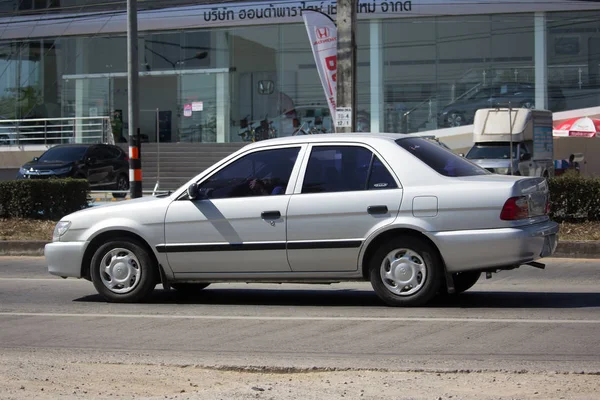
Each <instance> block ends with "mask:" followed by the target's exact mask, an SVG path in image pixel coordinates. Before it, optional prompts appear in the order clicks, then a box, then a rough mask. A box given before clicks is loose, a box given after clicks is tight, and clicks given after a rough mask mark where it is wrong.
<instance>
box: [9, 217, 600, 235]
mask: <svg viewBox="0 0 600 400" xmlns="http://www.w3.org/2000/svg"><path fill="white" fill-rule="evenodd" d="M55 225H56V222H55V221H41V220H34V219H18V218H11V219H0V240H48V241H50V240H52V232H53V231H54V226H55ZM559 235H560V240H600V222H577V223H570V222H563V223H561V224H560V232H559Z"/></svg>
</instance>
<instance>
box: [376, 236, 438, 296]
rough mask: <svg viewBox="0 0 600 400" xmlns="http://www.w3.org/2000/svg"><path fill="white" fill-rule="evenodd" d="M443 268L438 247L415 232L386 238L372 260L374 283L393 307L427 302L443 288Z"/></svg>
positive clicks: (378, 291)
mask: <svg viewBox="0 0 600 400" xmlns="http://www.w3.org/2000/svg"><path fill="white" fill-rule="evenodd" d="M442 269H443V265H442V260H441V258H440V256H439V255H438V253H437V251H436V249H435V248H433V246H431V245H430V244H429V243H427V242H426V241H424V240H422V239H420V238H417V237H414V236H399V237H396V238H394V239H391V240H389V241H387V242H385V243H384V244H383V245H381V246H380V247H379V249H377V251H376V252H375V254H374V255H373V257H372V258H371V260H370V261H369V275H370V280H371V286H373V289H374V290H375V293H376V294H377V296H379V298H380V299H381V300H382V301H383V302H384V303H386V304H387V305H388V306H393V307H413V306H422V305H425V304H426V303H428V302H429V301H430V300H431V299H433V297H434V296H435V295H436V294H437V293H438V291H439V289H440V285H441V283H442ZM394 271H395V272H394ZM386 273H389V275H387V277H386ZM390 278H394V279H395V280H394V279H390ZM402 284H404V285H403V286H402ZM401 286H402V287H401Z"/></svg>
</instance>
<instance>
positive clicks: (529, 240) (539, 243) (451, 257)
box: [430, 221, 558, 272]
mask: <svg viewBox="0 0 600 400" xmlns="http://www.w3.org/2000/svg"><path fill="white" fill-rule="evenodd" d="M430 237H431V239H432V240H433V241H434V242H435V244H436V245H437V247H438V249H439V250H440V253H441V255H442V257H443V259H444V262H445V263H446V269H447V270H448V272H459V271H469V270H483V269H490V268H502V267H509V266H515V265H520V264H524V263H527V262H530V261H534V260H537V259H540V258H543V257H549V256H551V255H552V254H554V252H555V251H556V246H557V244H558V224H557V223H556V222H552V221H547V222H543V223H539V224H534V225H526V226H523V227H516V228H501V229H481V230H472V231H452V232H437V233H433V234H431V235H430Z"/></svg>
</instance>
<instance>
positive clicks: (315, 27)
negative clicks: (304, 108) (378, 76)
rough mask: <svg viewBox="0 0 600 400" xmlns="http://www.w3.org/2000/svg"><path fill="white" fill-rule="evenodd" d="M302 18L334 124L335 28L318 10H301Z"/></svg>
mask: <svg viewBox="0 0 600 400" xmlns="http://www.w3.org/2000/svg"><path fill="white" fill-rule="evenodd" d="M302 18H303V19H304V25H305V26H306V31H307V32H308V38H309V39H310V44H311V46H312V51H313V55H314V56H315V62H316V64H317V70H318V71H319V77H320V78H321V84H322V85H323V90H325V97H326V98H327V103H328V104H329V111H330V112H331V118H332V119H333V124H334V126H335V121H336V115H335V101H336V73H337V28H336V26H335V23H334V22H333V20H332V19H331V18H330V17H329V16H327V15H325V14H322V13H320V12H318V11H313V10H303V11H302Z"/></svg>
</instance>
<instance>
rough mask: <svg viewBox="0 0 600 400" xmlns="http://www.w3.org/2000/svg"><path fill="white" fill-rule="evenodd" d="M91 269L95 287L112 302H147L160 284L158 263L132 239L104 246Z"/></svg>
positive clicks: (93, 258) (100, 248) (110, 242)
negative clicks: (158, 283)
mask: <svg viewBox="0 0 600 400" xmlns="http://www.w3.org/2000/svg"><path fill="white" fill-rule="evenodd" d="M113 258H115V259H114V260H113ZM90 268H91V270H90V275H91V277H92V282H93V284H94V287H95V288H96V290H97V291H98V293H99V294H100V295H101V296H102V297H104V298H105V299H106V300H108V301H110V302H117V303H136V302H143V301H145V300H146V299H147V298H148V297H149V296H150V294H151V293H152V291H153V290H154V288H155V287H156V284H157V273H158V266H157V264H156V260H155V259H154V257H152V256H151V255H150V254H149V253H148V251H147V250H146V249H145V248H144V247H143V246H142V245H141V244H140V243H138V242H137V241H135V240H133V239H129V238H117V239H113V240H111V241H109V242H107V243H104V244H103V245H102V246H100V247H99V248H98V249H97V250H96V252H95V253H94V256H93V257H92V261H91V265H90Z"/></svg>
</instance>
